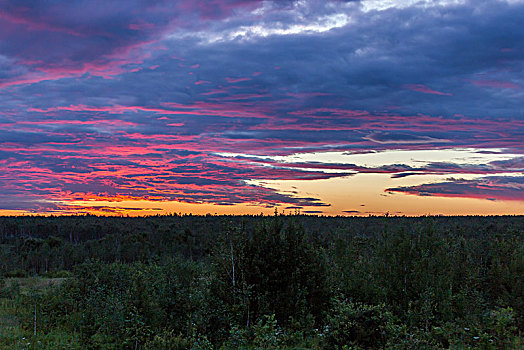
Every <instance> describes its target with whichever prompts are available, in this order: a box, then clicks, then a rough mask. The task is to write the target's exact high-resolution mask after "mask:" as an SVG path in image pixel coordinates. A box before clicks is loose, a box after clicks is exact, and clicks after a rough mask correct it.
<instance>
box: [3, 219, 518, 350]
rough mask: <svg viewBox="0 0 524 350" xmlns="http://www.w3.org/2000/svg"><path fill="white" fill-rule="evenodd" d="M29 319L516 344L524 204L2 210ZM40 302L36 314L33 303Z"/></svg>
mask: <svg viewBox="0 0 524 350" xmlns="http://www.w3.org/2000/svg"><path fill="white" fill-rule="evenodd" d="M0 238H1V241H0V243H1V250H0V254H1V256H0V258H1V262H2V264H1V269H2V270H1V271H0V272H1V273H2V275H3V276H4V280H5V281H6V283H5V287H4V288H3V289H2V293H3V297H4V298H8V297H11V298H14V297H15V294H17V293H18V295H20V294H23V293H20V291H19V290H16V288H14V287H13V284H12V283H10V284H9V287H8V286H7V285H8V283H7V281H8V280H10V279H12V278H13V277H25V276H36V275H39V276H48V277H66V279H65V280H63V282H62V283H60V285H59V286H57V287H54V288H47V289H45V290H40V291H33V292H31V293H25V295H22V297H21V298H20V300H21V301H20V302H21V303H22V305H24V307H23V308H22V309H23V310H25V311H24V312H21V314H20V317H19V321H20V323H21V324H22V325H24V326H25V327H28V328H31V327H34V326H35V325H34V317H35V315H36V314H38V331H39V332H40V333H42V334H47V335H49V336H50V337H51V335H53V334H54V335H56V334H60V336H61V337H62V338H63V339H62V340H63V341H65V342H69V343H68V344H69V345H70V347H75V346H76V347H78V348H93V349H97V348H108V349H109V348H111V349H112V348H124V349H128V348H129V349H189V348H193V349H212V348H215V349H219V348H224V349H235V348H268V349H269V348H271V349H272V348H278V347H280V348H319V349H320V348H326V349H337V348H339V349H342V348H344V346H345V347H346V348H357V349H358V348H364V349H375V348H398V349H409V348H411V349H420V348H423V347H427V348H450V347H451V348H467V347H470V348H486V349H498V348H509V349H511V348H518V347H521V346H524V338H523V331H524V217H522V216H507V217H423V218H406V217H388V218H386V217H371V218H343V217H334V218H330V217H312V216H300V215H293V216H284V215H277V216H274V217H263V216H159V217H147V218H107V217H95V216H87V217H74V216H73V217H6V218H1V219H0ZM35 310H37V311H35Z"/></svg>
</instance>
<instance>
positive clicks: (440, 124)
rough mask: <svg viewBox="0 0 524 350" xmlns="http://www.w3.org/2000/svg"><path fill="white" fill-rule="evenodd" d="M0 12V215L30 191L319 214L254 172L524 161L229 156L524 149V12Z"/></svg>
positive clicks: (255, 6)
mask: <svg viewBox="0 0 524 350" xmlns="http://www.w3.org/2000/svg"><path fill="white" fill-rule="evenodd" d="M0 7H1V10H2V11H0V13H1V14H0V25H1V27H0V28H1V29H0V169H1V170H2V174H1V175H0V179H1V180H2V181H3V182H2V185H1V186H0V195H7V194H8V193H9V194H14V199H13V200H12V202H11V203H12V205H11V204H8V202H5V203H6V204H4V205H3V207H2V208H15V207H16V208H22V207H23V206H24V205H22V204H19V203H26V202H24V201H23V200H22V199H20V198H22V196H25V195H27V194H31V195H33V196H35V197H34V198H36V199H35V201H36V202H37V203H38V204H35V205H36V207H38V208H41V207H42V206H45V205H49V208H51V207H52V206H54V205H55V204H49V203H51V202H49V201H47V202H46V200H48V199H53V198H54V199H56V198H59V199H60V198H62V199H68V200H71V199H81V198H87V197H90V198H91V197H93V198H99V199H104V198H105V199H109V200H115V201H116V200H122V198H149V199H153V200H180V201H186V202H212V203H220V204H237V203H246V202H249V203H257V204H260V205H272V204H275V203H279V202H282V203H287V204H289V205H290V206H292V207H295V205H296V206H323V205H328V204H329V203H323V202H321V201H319V200H318V199H315V198H306V197H304V198H298V197H294V196H291V195H283V194H280V193H277V192H276V191H274V190H271V189H268V188H264V187H262V186H254V185H249V184H248V182H247V181H248V180H253V179H255V180H305V179H327V178H332V177H337V176H347V175H351V174H354V173H359V172H360V173H390V174H392V177H394V178H400V177H405V176H409V175H415V174H417V175H422V174H461V173H462V174H463V173H469V174H497V173H502V172H513V173H518V172H522V171H523V170H524V169H523V166H522V160H521V159H520V158H518V159H513V160H507V161H497V162H492V163H490V164H487V165H485V166H480V165H475V164H465V165H464V164H461V165H457V164H453V163H445V162H442V163H431V164H428V165H427V166H423V167H416V168H415V167H412V166H407V165H403V164H394V165H390V166H383V167H374V168H373V167H363V166H357V165H354V164H323V163H303V164H294V165H290V164H279V163H277V162H270V161H263V160H261V159H249V158H246V159H242V158H237V159H234V160H232V159H230V158H227V159H226V158H224V157H222V156H220V155H219V154H221V153H224V152H230V153H235V154H246V155H260V156H264V155H289V154H292V153H294V152H301V151H302V152H308V151H309V152H313V151H319V150H323V151H329V150H338V151H349V152H369V151H384V150H390V149H403V150H412V149H449V148H456V147H463V148H464V147H470V148H477V149H482V148H485V149H488V148H490V149H492V148H497V149H502V150H503V151H502V152H506V151H505V150H511V152H513V153H520V154H522V153H524V147H523V143H522V140H523V138H524V120H523V116H522V98H523V97H524V95H523V94H524V88H523V87H524V76H523V73H522V72H523V71H524V50H523V49H522V48H523V47H524V31H522V30H521V27H522V23H524V4H512V5H510V4H508V3H506V2H504V1H480V2H479V1H471V2H465V3H464V4H462V5H450V6H429V7H422V6H411V7H406V8H402V9H398V8H390V9H386V10H383V11H369V12H364V11H363V5H362V4H359V3H357V2H355V3H350V2H346V1H331V2H322V1H285V2H283V1H273V2H271V1H241V0H230V1H226V0H223V1H212V2H210V1H203V0H202V1H177V2H172V1H160V0H159V1H139V0H131V1H112V2H101V1H74V2H70V1H69V2H65V1H53V2H41V1H6V2H3V3H2V4H1V5H0ZM508 152H509V151H508ZM311 169H313V170H311ZM331 170H339V171H340V170H342V171H343V172H342V173H340V172H332V171H331ZM499 182H500V180H499ZM450 183H452V182H451V181H450ZM467 184H470V183H468V182H465V183H460V186H462V188H463V187H464V186H466V187H467V186H469V185H467ZM454 185H457V184H455V183H454ZM470 185H471V184H470ZM449 186H452V185H449ZM457 186H458V185H457ZM501 186H506V185H501ZM506 187H507V191H508V192H509V191H511V188H510V187H508V186H506ZM410 191H411V192H413V191H414V190H413V191H412V190H407V189H406V191H405V192H410ZM457 191H458V190H457ZM494 191H495V190H494ZM516 191H517V192H518V190H516ZM419 193H431V192H430V191H427V192H424V191H419ZM457 193H458V192H457ZM126 196H127V197H126ZM464 196H467V195H466V194H465V195H464ZM489 197H490V198H498V197H497V196H495V195H493V196H491V195H490V196H489ZM507 197H508V198H509V197H510V196H509V195H508V196H507ZM5 200H6V201H8V197H5ZM31 201H32V200H29V201H28V202H31ZM36 202H35V203H36ZM17 203H18V204H17ZM27 207H28V208H29V207H31V206H30V205H28V206H27ZM108 210H109V209H108Z"/></svg>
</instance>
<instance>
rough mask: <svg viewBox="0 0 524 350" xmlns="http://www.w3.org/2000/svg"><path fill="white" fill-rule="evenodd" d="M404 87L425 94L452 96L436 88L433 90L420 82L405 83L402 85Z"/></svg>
mask: <svg viewBox="0 0 524 350" xmlns="http://www.w3.org/2000/svg"><path fill="white" fill-rule="evenodd" d="M404 87H405V88H407V89H409V90H413V91H418V92H423V93H425V94H433V95H442V96H452V95H453V94H451V93H449V92H441V91H437V90H433V89H431V88H429V87H427V86H426V85H422V84H406V85H404Z"/></svg>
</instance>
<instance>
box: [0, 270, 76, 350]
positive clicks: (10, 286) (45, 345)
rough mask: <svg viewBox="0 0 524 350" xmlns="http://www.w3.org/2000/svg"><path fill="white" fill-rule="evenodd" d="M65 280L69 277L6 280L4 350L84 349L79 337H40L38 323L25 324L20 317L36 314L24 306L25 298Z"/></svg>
mask: <svg viewBox="0 0 524 350" xmlns="http://www.w3.org/2000/svg"><path fill="white" fill-rule="evenodd" d="M64 280H65V278H45V277H28V278H6V279H4V281H3V286H2V288H1V290H0V350H4V349H5V350H7V349H9V350H26V349H27V350H29V349H31V350H32V349H75V348H76V349H80V347H79V346H78V345H77V343H78V342H77V341H76V340H75V338H76V337H75V334H70V333H68V332H64V331H60V330H53V331H51V332H50V333H48V334H40V333H39V332H38V323H37V330H36V335H35V331H34V324H33V323H32V322H31V324H22V317H20V316H21V315H23V314H26V315H27V314H28V313H31V312H32V310H29V307H28V306H27V305H25V306H24V304H23V303H22V299H23V298H24V297H25V296H28V295H30V293H31V292H32V291H40V292H41V291H45V290H46V289H48V288H53V287H54V286H57V285H59V284H60V283H62V282H63V281H64ZM37 319H38V314H37ZM37 322H38V321H37Z"/></svg>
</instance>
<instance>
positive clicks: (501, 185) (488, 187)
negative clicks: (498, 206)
mask: <svg viewBox="0 0 524 350" xmlns="http://www.w3.org/2000/svg"><path fill="white" fill-rule="evenodd" d="M386 191H388V192H402V193H407V194H414V195H418V196H438V197H461V198H480V199H487V200H516V201H522V200H524V177H522V176H515V177H503V176H487V177H483V178H480V179H476V180H464V179H455V178H450V179H448V181H446V182H438V183H428V184H422V185H419V186H409V187H397V188H388V189H387V190H386Z"/></svg>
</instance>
